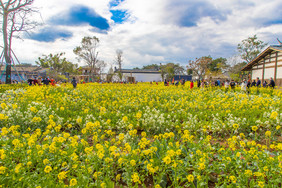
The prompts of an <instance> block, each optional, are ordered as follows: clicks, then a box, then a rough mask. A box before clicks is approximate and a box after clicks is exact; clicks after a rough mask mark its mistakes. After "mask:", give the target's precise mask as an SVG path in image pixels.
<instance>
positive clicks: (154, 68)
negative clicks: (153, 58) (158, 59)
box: [142, 64, 160, 70]
mask: <svg viewBox="0 0 282 188" xmlns="http://www.w3.org/2000/svg"><path fill="white" fill-rule="evenodd" d="M142 69H152V70H160V65H157V64H151V65H145V66H143V68H142Z"/></svg>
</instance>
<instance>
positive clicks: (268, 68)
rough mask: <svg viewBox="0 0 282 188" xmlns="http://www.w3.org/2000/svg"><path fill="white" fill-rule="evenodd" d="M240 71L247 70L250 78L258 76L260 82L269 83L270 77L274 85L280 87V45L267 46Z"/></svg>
mask: <svg viewBox="0 0 282 188" xmlns="http://www.w3.org/2000/svg"><path fill="white" fill-rule="evenodd" d="M241 71H249V72H250V75H251V79H252V80H255V79H256V78H257V77H259V79H260V80H261V81H262V83H263V82H264V81H265V80H266V81H267V83H269V80H270V78H271V77H272V78H273V80H274V81H275V84H276V86H279V87H282V45H271V46H269V47H268V48H267V49H265V50H264V51H263V52H261V53H260V54H259V55H258V56H257V57H256V58H254V59H253V60H252V61H251V62H250V63H249V64H247V65H246V66H245V67H243V68H242V70H241Z"/></svg>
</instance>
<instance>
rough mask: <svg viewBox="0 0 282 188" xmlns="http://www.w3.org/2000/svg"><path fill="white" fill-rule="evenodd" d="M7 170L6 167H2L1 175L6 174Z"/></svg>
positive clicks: (0, 167) (0, 169)
mask: <svg viewBox="0 0 282 188" xmlns="http://www.w3.org/2000/svg"><path fill="white" fill-rule="evenodd" d="M6 170H7V168H6V167H5V166H0V174H5V172H6Z"/></svg>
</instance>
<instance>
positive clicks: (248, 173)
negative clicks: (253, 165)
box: [244, 170, 253, 176]
mask: <svg viewBox="0 0 282 188" xmlns="http://www.w3.org/2000/svg"><path fill="white" fill-rule="evenodd" d="M244 174H245V175H246V176H251V175H252V174H253V173H252V171H251V170H245V173H244Z"/></svg>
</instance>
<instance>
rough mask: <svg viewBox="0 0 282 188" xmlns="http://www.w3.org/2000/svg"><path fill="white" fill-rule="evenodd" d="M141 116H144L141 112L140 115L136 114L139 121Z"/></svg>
mask: <svg viewBox="0 0 282 188" xmlns="http://www.w3.org/2000/svg"><path fill="white" fill-rule="evenodd" d="M141 116H142V113H141V112H138V113H137V114H136V118H137V120H139V119H140V118H141Z"/></svg>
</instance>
